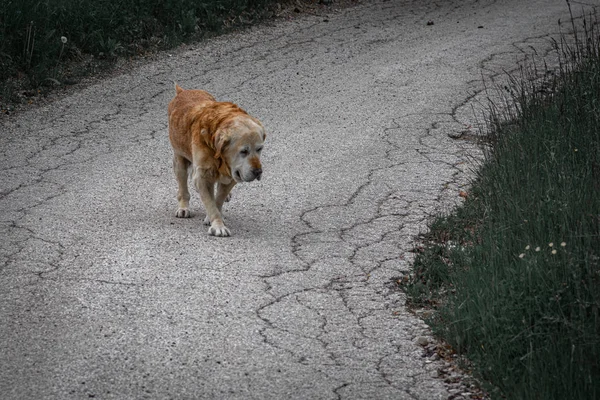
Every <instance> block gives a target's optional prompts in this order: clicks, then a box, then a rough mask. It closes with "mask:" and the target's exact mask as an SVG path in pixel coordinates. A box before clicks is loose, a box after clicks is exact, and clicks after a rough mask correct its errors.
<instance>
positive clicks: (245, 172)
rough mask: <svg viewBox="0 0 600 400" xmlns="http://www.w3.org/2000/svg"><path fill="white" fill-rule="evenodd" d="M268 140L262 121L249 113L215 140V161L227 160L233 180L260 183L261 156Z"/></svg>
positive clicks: (237, 119) (238, 118)
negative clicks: (257, 181)
mask: <svg viewBox="0 0 600 400" xmlns="http://www.w3.org/2000/svg"><path fill="white" fill-rule="evenodd" d="M265 138H266V134H265V129H264V127H263V126H262V124H261V123H260V121H258V120H257V119H256V118H253V117H251V116H250V115H248V114H241V115H238V116H236V117H235V118H233V119H232V120H230V121H228V123H227V126H226V128H225V129H223V130H221V132H220V133H219V135H218V136H217V137H215V158H219V157H221V158H223V159H224V161H225V163H226V164H227V165H228V166H229V173H230V175H231V177H232V178H233V179H234V180H235V181H236V182H238V183H240V182H252V181H253V180H255V179H257V180H260V178H261V176H262V164H261V162H260V154H261V151H262V149H263V143H264V141H265Z"/></svg>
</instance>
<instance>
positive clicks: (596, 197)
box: [406, 17, 600, 400]
mask: <svg viewBox="0 0 600 400" xmlns="http://www.w3.org/2000/svg"><path fill="white" fill-rule="evenodd" d="M595 22H596V18H595V17H594V18H589V19H587V21H586V23H585V24H584V26H583V27H579V28H578V29H577V30H578V31H579V32H578V34H577V37H576V38H574V40H572V39H573V38H571V39H569V45H567V44H566V40H563V41H562V42H561V43H556V51H557V52H558V55H559V56H560V58H561V66H560V73H559V74H556V75H555V78H554V80H553V81H552V82H550V85H551V86H552V88H553V89H552V90H551V91H550V93H549V92H548V91H547V90H546V88H547V87H548V82H546V83H545V84H544V85H543V88H544V89H543V88H542V86H541V85H540V84H539V83H536V81H535V80H530V79H527V76H525V75H527V74H523V75H522V76H520V77H518V78H514V79H513V80H512V87H511V88H510V89H511V92H512V93H513V94H514V98H513V100H514V102H515V104H516V106H515V108H514V109H513V110H512V111H503V112H502V113H504V115H499V113H500V112H499V111H498V110H492V112H491V114H490V120H489V121H490V128H491V132H492V133H491V137H492V145H491V148H490V150H489V152H488V154H487V159H486V161H485V163H484V165H483V166H482V168H481V170H480V171H479V173H478V175H477V177H476V179H475V180H474V182H473V183H472V188H471V191H470V193H469V197H468V199H467V200H466V201H465V203H464V205H463V206H462V207H460V208H459V209H457V210H456V211H455V212H454V213H453V214H452V215H449V216H445V217H442V218H439V219H438V220H437V221H435V222H434V223H433V225H432V226H431V232H430V233H429V234H428V235H427V237H426V241H427V243H426V246H425V247H424V248H423V250H422V251H420V254H419V255H418V256H417V258H416V262H415V266H414V276H413V277H412V279H411V281H410V282H409V283H408V285H407V287H406V290H407V292H408V294H409V298H410V300H411V301H412V302H413V303H414V304H415V305H418V306H423V305H425V306H430V307H433V308H435V310H436V312H435V313H434V317H432V318H431V320H430V321H429V322H430V324H431V326H432V328H433V330H434V332H435V333H436V334H437V335H439V336H440V337H441V338H443V339H444V340H445V341H447V342H448V343H450V344H451V345H452V346H453V347H454V349H455V350H456V351H457V352H459V353H461V354H463V355H464V356H465V357H466V358H467V359H468V360H469V361H470V364H471V368H472V369H473V371H474V372H475V374H476V375H477V376H478V377H479V378H480V379H481V380H482V381H483V382H484V383H485V384H486V385H487V389H488V390H489V392H490V393H491V394H492V396H493V397H495V398H509V399H545V400H547V399H594V398H600V35H599V32H598V31H597V28H595V25H594V23H595ZM573 27H575V24H573ZM498 121H503V122H498Z"/></svg>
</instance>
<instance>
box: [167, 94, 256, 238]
mask: <svg viewBox="0 0 600 400" xmlns="http://www.w3.org/2000/svg"><path fill="white" fill-rule="evenodd" d="M175 92H176V95H175V97H174V98H173V100H171V102H170V103H169V108H168V113H169V140H170V142H171V146H172V147H173V171H174V172H175V178H176V179H177V184H178V185H179V190H178V192H177V201H178V202H179V208H178V209H177V213H176V214H175V215H176V217H178V218H189V217H191V214H190V210H189V201H190V193H189V191H188V175H191V178H192V183H193V185H194V187H195V188H196V190H197V191H198V193H199V194H200V199H201V200H202V203H203V204H204V208H205V210H206V218H205V220H204V223H205V224H206V225H210V227H209V228H208V233H209V235H213V236H221V237H222V236H230V235H231V232H230V230H229V228H227V227H226V226H225V223H224V222H223V214H222V211H221V210H222V207H223V202H225V201H226V200H228V198H229V193H230V192H231V189H233V187H234V186H235V185H236V184H238V183H241V182H252V181H253V180H255V179H256V180H260V178H261V176H262V164H261V162H260V155H261V151H262V149H263V143H264V141H265V139H266V136H267V135H266V133H265V128H264V127H263V125H262V123H261V122H260V121H259V120H258V119H256V118H254V117H252V116H250V115H249V114H248V113H246V111H244V110H242V109H241V108H240V107H238V106H237V105H235V104H233V103H229V102H219V101H216V100H215V98H214V97H213V96H212V95H211V94H209V93H208V92H205V91H203V90H185V89H182V88H181V87H180V86H179V85H177V84H175Z"/></svg>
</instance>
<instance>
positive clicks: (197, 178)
mask: <svg viewBox="0 0 600 400" xmlns="http://www.w3.org/2000/svg"><path fill="white" fill-rule="evenodd" d="M193 179H194V185H195V186H196V189H198V193H199V194H200V199H201V200H202V203H203V204H204V209H205V210H206V217H207V218H208V219H209V220H210V227H209V228H208V233H209V235H212V236H229V235H230V234H231V233H230V232H229V229H228V228H227V227H226V226H225V223H223V216H222V215H221V211H220V210H219V207H218V206H217V202H216V201H215V189H214V183H213V182H212V181H211V180H207V179H203V178H202V176H201V175H200V174H198V173H195V174H194V178H193Z"/></svg>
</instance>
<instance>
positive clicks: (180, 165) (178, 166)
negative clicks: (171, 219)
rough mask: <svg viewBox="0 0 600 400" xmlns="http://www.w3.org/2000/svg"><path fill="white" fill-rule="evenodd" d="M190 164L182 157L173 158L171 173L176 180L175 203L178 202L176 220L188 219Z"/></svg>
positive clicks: (189, 215)
mask: <svg viewBox="0 0 600 400" xmlns="http://www.w3.org/2000/svg"><path fill="white" fill-rule="evenodd" d="M190 164H191V163H190V162H189V161H188V160H187V159H186V158H185V157H182V156H179V155H177V154H175V155H174V156H173V172H175V178H176V179H177V185H178V186H179V189H178V190H177V201H178V202H179V208H178V209H177V213H176V214H175V216H176V217H177V218H189V217H191V214H190V209H189V207H190V191H189V190H188V168H189V166H190Z"/></svg>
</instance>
